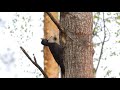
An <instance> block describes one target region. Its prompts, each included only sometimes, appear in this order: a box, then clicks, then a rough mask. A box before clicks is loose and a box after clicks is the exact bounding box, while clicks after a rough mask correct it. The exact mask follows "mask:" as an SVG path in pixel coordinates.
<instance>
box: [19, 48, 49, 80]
mask: <svg viewBox="0 0 120 90" xmlns="http://www.w3.org/2000/svg"><path fill="white" fill-rule="evenodd" d="M20 48H21V50H22V51H23V52H24V54H25V55H26V56H27V57H28V59H29V60H30V61H31V62H32V63H33V64H34V65H35V66H36V67H37V68H38V69H39V70H40V71H41V72H42V74H43V75H44V77H45V78H48V76H47V74H46V73H45V72H44V71H43V69H42V68H41V67H40V66H39V65H38V64H37V62H34V61H33V60H32V59H31V57H30V56H29V55H28V53H27V52H26V51H25V49H24V48H23V47H22V46H20Z"/></svg>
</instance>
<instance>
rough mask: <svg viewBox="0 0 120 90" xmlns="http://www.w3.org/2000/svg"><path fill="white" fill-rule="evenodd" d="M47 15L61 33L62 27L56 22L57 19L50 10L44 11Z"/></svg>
mask: <svg viewBox="0 0 120 90" xmlns="http://www.w3.org/2000/svg"><path fill="white" fill-rule="evenodd" d="M46 13H47V15H48V16H49V17H50V18H51V20H52V21H53V22H54V23H55V25H56V26H57V28H58V29H59V30H60V32H62V33H63V29H62V27H61V26H60V24H59V23H58V22H57V20H56V19H55V18H54V17H53V15H52V14H51V13H50V12H46Z"/></svg>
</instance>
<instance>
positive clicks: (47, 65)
mask: <svg viewBox="0 0 120 90" xmlns="http://www.w3.org/2000/svg"><path fill="white" fill-rule="evenodd" d="M51 14H52V15H53V16H54V17H55V18H56V20H58V13H57V12H51ZM58 33H59V30H58V28H57V27H56V25H55V24H54V23H53V22H52V20H51V19H50V18H49V16H48V15H47V14H46V13H45V14H44V38H47V39H48V38H50V37H51V36H56V37H57V38H58V35H59V34H58ZM57 40H58V39H57ZM44 71H45V73H46V74H47V75H48V77H49V78H58V76H59V68H58V65H57V63H56V62H55V60H54V58H53V56H52V54H51V52H50V50H49V48H48V47H44Z"/></svg>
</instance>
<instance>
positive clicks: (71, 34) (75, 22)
mask: <svg viewBox="0 0 120 90" xmlns="http://www.w3.org/2000/svg"><path fill="white" fill-rule="evenodd" d="M60 24H61V25H62V27H63V28H64V30H65V32H66V33H67V36H66V35H63V34H62V36H60V44H61V45H63V47H64V55H63V58H64V65H65V76H64V78H93V77H94V75H93V44H92V26H93V15H92V12H61V14H60Z"/></svg>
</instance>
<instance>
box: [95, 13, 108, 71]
mask: <svg viewBox="0 0 120 90" xmlns="http://www.w3.org/2000/svg"><path fill="white" fill-rule="evenodd" d="M103 23H104V39H103V42H102V46H101V52H100V56H99V60H98V65H97V68H96V70H95V72H97V70H98V67H99V64H100V60H101V57H102V54H103V46H104V43H105V38H106V31H105V18H104V12H103Z"/></svg>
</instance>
